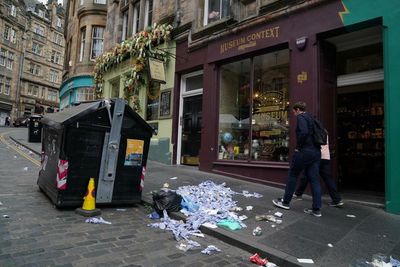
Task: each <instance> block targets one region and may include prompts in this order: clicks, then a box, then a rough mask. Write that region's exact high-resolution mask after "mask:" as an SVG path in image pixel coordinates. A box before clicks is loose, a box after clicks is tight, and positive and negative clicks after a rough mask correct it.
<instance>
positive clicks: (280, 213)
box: [274, 211, 283, 218]
mask: <svg viewBox="0 0 400 267" xmlns="http://www.w3.org/2000/svg"><path fill="white" fill-rule="evenodd" d="M274 215H275V216H276V217H278V218H282V216H283V213H282V212H279V211H277V212H275V213H274Z"/></svg>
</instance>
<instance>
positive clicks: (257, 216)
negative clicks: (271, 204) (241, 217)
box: [256, 214, 282, 224]
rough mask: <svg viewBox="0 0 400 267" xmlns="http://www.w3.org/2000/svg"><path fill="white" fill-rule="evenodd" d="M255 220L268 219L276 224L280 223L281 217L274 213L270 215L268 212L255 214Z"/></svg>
mask: <svg viewBox="0 0 400 267" xmlns="http://www.w3.org/2000/svg"><path fill="white" fill-rule="evenodd" d="M256 221H270V222H274V223H277V224H281V223H282V220H281V219H277V218H276V217H275V216H274V215H270V214H262V215H256Z"/></svg>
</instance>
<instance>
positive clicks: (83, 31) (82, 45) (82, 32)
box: [79, 27, 86, 62]
mask: <svg viewBox="0 0 400 267" xmlns="http://www.w3.org/2000/svg"><path fill="white" fill-rule="evenodd" d="M82 36H83V38H82ZM79 38H80V42H79V62H82V61H83V58H84V56H85V43H86V27H82V28H81V30H80V36H79Z"/></svg>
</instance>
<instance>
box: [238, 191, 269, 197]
mask: <svg viewBox="0 0 400 267" xmlns="http://www.w3.org/2000/svg"><path fill="white" fill-rule="evenodd" d="M238 194H240V193H238ZM242 195H243V196H245V197H255V198H262V196H263V195H261V194H259V193H249V191H247V190H243V191H242Z"/></svg>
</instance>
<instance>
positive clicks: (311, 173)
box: [283, 148, 321, 210]
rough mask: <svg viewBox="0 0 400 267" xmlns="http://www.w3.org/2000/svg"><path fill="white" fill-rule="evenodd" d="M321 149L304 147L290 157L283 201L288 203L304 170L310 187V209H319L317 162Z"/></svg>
mask: <svg viewBox="0 0 400 267" xmlns="http://www.w3.org/2000/svg"><path fill="white" fill-rule="evenodd" d="M320 160H321V151H320V150H319V149H317V148H315V149H314V148H305V149H302V150H300V151H296V152H295V153H294V155H293V158H292V163H291V165H290V169H289V175H288V181H287V183H286V188H285V195H284V196H283V203H285V204H289V203H290V201H291V200H292V196H293V193H294V191H295V190H296V183H297V178H298V177H299V175H300V173H301V172H302V171H303V170H304V172H305V174H306V177H307V178H308V181H309V182H310V184H311V188H312V202H313V203H312V209H313V210H320V209H321V185H320V184H319V163H320Z"/></svg>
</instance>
